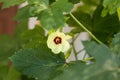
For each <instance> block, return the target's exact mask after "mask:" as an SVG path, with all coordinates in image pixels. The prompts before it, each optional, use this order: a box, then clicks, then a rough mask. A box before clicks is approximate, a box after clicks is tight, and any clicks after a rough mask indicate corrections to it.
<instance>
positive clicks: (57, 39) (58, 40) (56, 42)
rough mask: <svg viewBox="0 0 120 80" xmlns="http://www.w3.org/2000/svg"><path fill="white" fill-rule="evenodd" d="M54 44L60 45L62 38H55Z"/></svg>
mask: <svg viewBox="0 0 120 80" xmlns="http://www.w3.org/2000/svg"><path fill="white" fill-rule="evenodd" d="M54 42H55V44H60V43H61V42H62V38H61V37H58V36H57V37H55V39H54Z"/></svg>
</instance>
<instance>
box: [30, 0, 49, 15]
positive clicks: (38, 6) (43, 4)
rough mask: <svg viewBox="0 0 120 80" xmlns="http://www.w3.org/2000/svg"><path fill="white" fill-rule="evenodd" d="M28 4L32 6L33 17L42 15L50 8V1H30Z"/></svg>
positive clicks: (31, 13)
mask: <svg viewBox="0 0 120 80" xmlns="http://www.w3.org/2000/svg"><path fill="white" fill-rule="evenodd" d="M28 3H29V4H30V5H32V6H31V7H30V10H29V12H30V15H31V16H35V15H36V14H40V13H41V12H42V11H44V10H45V9H48V6H49V0H28Z"/></svg>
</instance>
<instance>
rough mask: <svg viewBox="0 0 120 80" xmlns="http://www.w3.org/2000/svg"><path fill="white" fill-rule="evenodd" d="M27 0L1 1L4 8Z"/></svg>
mask: <svg viewBox="0 0 120 80" xmlns="http://www.w3.org/2000/svg"><path fill="white" fill-rule="evenodd" d="M25 1H26V0H0V2H3V6H2V8H3V9H4V8H9V7H11V6H15V5H18V4H21V3H23V2H25Z"/></svg>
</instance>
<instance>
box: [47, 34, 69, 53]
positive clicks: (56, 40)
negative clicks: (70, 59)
mask: <svg viewBox="0 0 120 80" xmlns="http://www.w3.org/2000/svg"><path fill="white" fill-rule="evenodd" d="M70 38H71V36H69V35H65V34H64V33H62V32H53V33H51V34H50V35H49V36H48V40H47V46H48V47H49V48H50V49H51V50H52V52H53V53H55V54H58V53H60V52H66V51H67V50H68V49H69V48H70V44H69V43H68V41H67V40H68V39H70Z"/></svg>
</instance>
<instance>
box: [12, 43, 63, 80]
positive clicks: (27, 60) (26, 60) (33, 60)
mask: <svg viewBox="0 0 120 80" xmlns="http://www.w3.org/2000/svg"><path fill="white" fill-rule="evenodd" d="M10 59H11V61H12V63H13V65H14V66H15V68H16V69H17V70H19V71H21V72H22V73H23V74H26V75H28V76H31V77H34V78H37V79H38V80H49V79H52V78H53V77H55V75H57V74H58V72H60V71H61V68H62V67H63V65H64V64H65V59H64V56H63V55H62V53H60V54H58V55H55V54H53V53H52V52H51V51H50V50H49V49H48V48H47V46H46V45H45V44H42V43H41V45H40V46H39V47H38V48H34V49H30V48H29V49H23V50H20V51H18V52H16V54H14V55H13V56H12V57H11V58H10Z"/></svg>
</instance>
